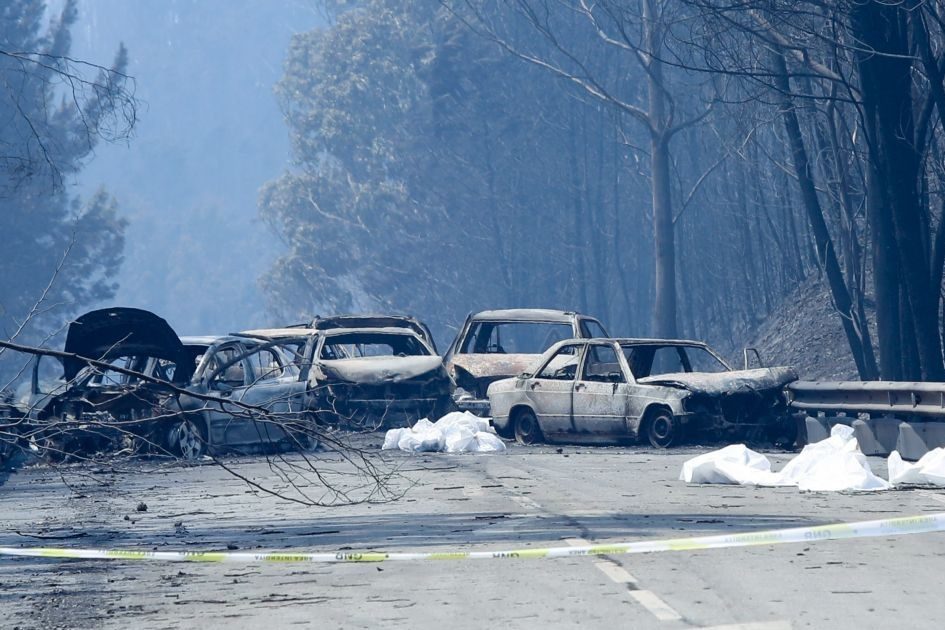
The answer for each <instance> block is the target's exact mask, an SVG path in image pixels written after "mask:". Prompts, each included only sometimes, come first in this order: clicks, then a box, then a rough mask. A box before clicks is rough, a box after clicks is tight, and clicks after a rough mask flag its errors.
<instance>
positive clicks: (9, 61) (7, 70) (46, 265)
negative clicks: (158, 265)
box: [0, 0, 134, 338]
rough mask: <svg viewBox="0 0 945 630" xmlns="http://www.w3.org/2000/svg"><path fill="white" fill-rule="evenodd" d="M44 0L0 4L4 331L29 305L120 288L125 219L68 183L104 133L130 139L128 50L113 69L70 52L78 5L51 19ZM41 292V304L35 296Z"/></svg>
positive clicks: (89, 299)
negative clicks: (48, 20)
mask: <svg viewBox="0 0 945 630" xmlns="http://www.w3.org/2000/svg"><path fill="white" fill-rule="evenodd" d="M45 15H46V7H45V4H44V3H43V2H40V1H38V0H11V1H10V2H5V3H4V4H3V6H2V8H0V120H2V121H3V123H2V126H0V234H2V235H3V240H4V252H3V256H2V257H0V325H2V331H0V334H2V335H3V336H4V337H5V338H6V337H9V336H11V335H12V334H14V333H15V332H16V331H17V330H18V328H19V327H20V325H21V324H22V323H23V322H24V320H25V319H26V318H27V317H29V316H30V313H31V312H32V313H33V315H34V317H33V319H32V321H31V322H30V323H31V324H32V327H33V328H34V329H36V328H37V325H38V324H39V323H40V322H41V321H42V319H43V318H42V315H44V314H47V313H50V312H51V311H54V310H55V311H56V314H55V318H54V319H55V320H56V321H60V322H61V321H62V318H63V315H64V314H67V315H68V314H70V313H75V312H76V311H77V310H78V309H80V308H82V307H86V306H88V305H90V304H93V303H95V302H99V301H102V300H106V299H108V298H110V297H111V296H113V295H114V292H115V288H116V285H115V283H114V281H113V277H114V274H115V272H116V271H117V269H118V266H119V264H120V263H121V253H122V249H123V247H124V237H123V233H124V228H125V222H124V220H123V219H121V218H120V217H119V216H118V213H117V210H116V207H115V203H114V201H113V200H112V199H111V198H110V197H109V195H108V194H106V193H105V192H104V191H99V192H98V193H97V194H95V195H94V196H93V197H92V198H91V199H89V200H87V201H85V202H83V201H81V200H79V199H78V198H74V197H73V196H71V195H70V194H69V192H68V190H67V184H68V182H69V181H70V177H72V176H74V175H75V174H76V173H78V172H79V171H80V170H81V168H82V166H83V164H84V163H85V161H86V160H87V159H88V158H89V157H90V156H91V155H92V151H93V149H94V147H95V144H96V142H97V141H98V140H100V139H103V138H104V139H114V138H117V137H123V136H126V135H127V133H128V132H129V131H130V128H131V125H132V124H133V122H134V102H133V98H132V97H131V95H130V94H129V93H128V92H127V91H126V87H125V84H126V78H125V75H124V74H123V70H124V67H125V64H126V60H127V55H126V52H125V49H124V48H123V47H121V48H119V50H118V53H117V55H116V58H115V62H114V65H113V66H112V68H103V67H99V66H93V65H91V64H86V63H83V62H77V61H75V60H73V59H71V58H70V56H69V50H70V44H71V38H70V27H71V26H72V24H73V23H74V22H75V19H76V16H77V13H76V4H75V2H73V1H70V2H67V3H66V4H65V6H64V8H63V10H62V12H61V14H59V15H58V16H57V17H56V18H55V19H54V20H53V21H52V22H51V23H50V24H49V25H48V26H45V25H44V20H45ZM41 298H44V299H43V301H42V304H40V305H39V306H38V308H36V306H37V302H38V301H39V300H40V299H41Z"/></svg>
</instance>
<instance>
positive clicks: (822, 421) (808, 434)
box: [798, 415, 854, 446]
mask: <svg viewBox="0 0 945 630" xmlns="http://www.w3.org/2000/svg"><path fill="white" fill-rule="evenodd" d="M853 420H854V418H851V417H849V416H836V415H831V416H807V417H806V418H805V419H804V433H805V435H804V436H803V437H804V440H803V441H801V439H800V436H798V446H804V445H805V444H813V443H814V442H820V441H821V440H826V439H827V438H828V437H830V429H832V428H833V427H834V425H835V424H845V425H847V426H849V425H851V424H852V423H853Z"/></svg>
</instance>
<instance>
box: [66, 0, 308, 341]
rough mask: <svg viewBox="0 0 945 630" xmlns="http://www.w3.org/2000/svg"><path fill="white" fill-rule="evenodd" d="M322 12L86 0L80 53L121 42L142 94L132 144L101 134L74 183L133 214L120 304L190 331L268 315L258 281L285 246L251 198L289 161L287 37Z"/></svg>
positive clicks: (279, 4) (302, 6)
mask: <svg viewBox="0 0 945 630" xmlns="http://www.w3.org/2000/svg"><path fill="white" fill-rule="evenodd" d="M50 8H51V9H54V10H55V9H56V8H57V3H51V4H50ZM320 23H321V18H320V17H319V15H318V13H317V12H316V11H315V9H314V8H313V7H312V6H311V3H307V2H303V1H293V0H286V1H266V2H254V1H251V0H200V1H197V0H167V1H162V2H128V1H127V0H80V2H79V21H78V23H77V25H76V27H75V28H74V30H73V37H74V41H73V50H72V53H73V56H75V57H76V58H79V59H87V60H93V61H96V62H100V63H104V64H107V63H109V62H110V61H111V59H112V58H113V56H114V53H115V48H116V46H117V45H118V42H124V43H125V45H126V46H127V47H128V52H129V68H128V72H129V73H130V74H131V75H132V76H134V77H135V79H136V81H137V90H136V94H137V97H138V98H139V99H140V101H141V109H140V111H139V116H140V120H139V121H138V123H137V125H136V127H135V134H134V137H133V138H132V139H131V142H130V143H118V144H107V143H101V144H99V145H98V147H97V148H96V151H95V156H94V158H93V159H92V160H91V161H90V162H89V164H88V166H87V167H86V168H85V169H84V170H83V171H82V172H81V174H80V175H79V181H78V182H77V186H78V190H77V192H78V193H79V194H81V195H82V196H83V197H87V196H89V195H90V194H91V193H92V192H93V191H94V190H96V189H97V188H98V187H99V186H102V185H104V186H105V187H106V188H107V189H108V191H109V193H111V194H112V195H114V197H115V198H116V200H117V202H118V207H119V212H120V214H121V215H122V216H124V217H126V218H127V219H128V220H129V224H128V228H127V232H126V246H125V261H124V264H123V265H122V267H121V271H120V274H119V276H118V282H119V289H118V293H117V295H116V297H115V299H114V300H113V301H112V302H113V303H114V304H120V305H125V306H137V307H141V308H146V309H150V310H153V311H155V312H157V313H158V314H160V315H162V316H164V317H166V318H167V319H168V320H169V321H170V323H171V325H172V326H174V328H175V329H177V330H178V331H179V332H180V333H181V334H198V333H199V334H202V333H226V332H230V331H233V330H237V329H244V328H246V327H248V326H255V325H258V324H263V323H266V322H267V321H268V318H267V315H266V307H265V303H264V300H263V298H262V295H261V293H260V290H259V288H258V286H257V280H258V278H259V276H260V275H261V274H262V273H263V271H264V270H265V269H267V268H268V267H269V266H270V265H271V264H272V261H273V259H274V258H276V257H277V255H278V253H279V252H280V249H281V247H280V243H279V241H278V238H277V237H276V236H275V235H274V234H273V233H272V232H271V231H270V230H269V229H267V228H266V226H264V225H263V224H262V223H261V222H260V220H259V217H258V211H257V208H256V200H257V194H258V191H259V188H260V186H262V184H263V183H265V182H266V180H268V179H271V178H272V177H274V176H276V175H278V174H279V173H280V172H281V171H282V170H284V168H285V167H286V165H287V163H288V160H289V143H288V131H287V129H286V126H285V123H284V122H283V119H282V114H281V113H280V111H279V108H278V105H277V104H276V100H275V98H274V96H273V86H274V85H275V83H276V82H277V81H278V80H279V78H280V76H281V75H282V62H283V59H284V57H285V54H286V51H287V50H288V45H289V40H290V38H291V36H292V34H293V33H295V32H298V31H305V30H309V29H311V28H313V27H315V26H317V25H319V24H320Z"/></svg>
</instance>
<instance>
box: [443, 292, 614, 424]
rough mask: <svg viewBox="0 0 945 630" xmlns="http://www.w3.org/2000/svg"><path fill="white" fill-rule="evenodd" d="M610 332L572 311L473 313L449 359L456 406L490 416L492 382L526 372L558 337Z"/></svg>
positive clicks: (586, 336) (589, 336)
mask: <svg viewBox="0 0 945 630" xmlns="http://www.w3.org/2000/svg"><path fill="white" fill-rule="evenodd" d="M607 336H608V335H607V332H606V331H605V330H604V327H603V326H602V325H601V323H600V322H599V321H597V320H596V319H594V318H593V317H588V316H586V315H581V314H580V313H575V312H571V311H555V310H550V309H537V308H521V309H505V310H494V311H482V312H479V313H476V314H470V315H469V316H467V317H466V321H465V323H464V324H463V327H462V328H461V329H460V331H459V334H458V335H457V336H456V339H455V340H454V341H453V344H452V345H451V346H450V348H449V350H448V351H447V352H446V356H445V357H444V363H445V364H446V367H447V370H448V371H449V373H450V375H451V376H452V377H453V379H454V380H455V381H456V392H455V394H454V400H455V402H456V405H457V407H458V408H459V409H460V410H462V411H470V412H472V413H475V414H477V415H481V416H488V415H489V400H488V398H487V395H486V392H487V391H488V389H489V385H491V384H492V383H494V382H495V381H498V380H501V379H504V378H509V377H512V376H516V375H518V374H521V373H522V372H525V371H526V370H528V369H529V368H531V367H532V366H533V365H534V363H535V362H536V361H538V359H539V358H541V355H542V353H543V352H545V350H547V349H548V348H549V347H551V346H552V345H553V344H554V343H556V342H558V341H561V340H563V339H589V338H592V337H607Z"/></svg>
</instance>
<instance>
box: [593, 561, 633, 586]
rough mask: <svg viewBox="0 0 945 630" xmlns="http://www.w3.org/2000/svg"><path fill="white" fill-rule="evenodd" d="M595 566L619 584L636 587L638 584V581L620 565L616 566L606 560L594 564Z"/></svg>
mask: <svg viewBox="0 0 945 630" xmlns="http://www.w3.org/2000/svg"><path fill="white" fill-rule="evenodd" d="M594 566H595V567H597V568H598V569H600V570H601V572H602V573H603V574H604V575H606V576H607V577H609V578H610V579H611V580H612V581H614V582H616V583H617V584H633V585H634V586H636V584H637V579H636V578H635V577H633V576H632V575H630V574H629V573H628V572H627V570H626V569H624V568H623V567H622V566H620V565H619V564H614V563H613V562H608V561H606V560H598V561H597V562H595V563H594Z"/></svg>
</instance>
